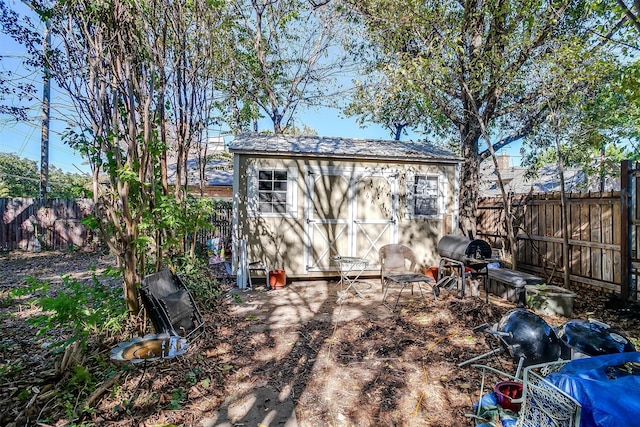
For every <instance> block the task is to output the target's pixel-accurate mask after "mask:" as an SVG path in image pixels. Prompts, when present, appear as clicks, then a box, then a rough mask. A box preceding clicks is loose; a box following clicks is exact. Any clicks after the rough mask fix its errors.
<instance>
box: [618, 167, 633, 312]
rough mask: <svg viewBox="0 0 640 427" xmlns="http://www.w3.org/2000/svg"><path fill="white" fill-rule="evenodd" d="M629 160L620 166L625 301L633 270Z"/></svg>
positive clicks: (621, 285) (622, 278) (622, 263)
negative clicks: (630, 248)
mask: <svg viewBox="0 0 640 427" xmlns="http://www.w3.org/2000/svg"><path fill="white" fill-rule="evenodd" d="M629 166H630V165H629V160H623V161H622V164H621V166H620V273H621V274H620V299H621V300H622V301H624V302H625V303H626V302H627V301H628V300H629V283H631V281H630V276H631V270H630V268H629V267H630V266H631V263H630V262H629V261H630V258H631V253H630V251H629V240H630V239H631V234H632V233H631V230H630V229H629V172H630V171H629V169H630V167H629Z"/></svg>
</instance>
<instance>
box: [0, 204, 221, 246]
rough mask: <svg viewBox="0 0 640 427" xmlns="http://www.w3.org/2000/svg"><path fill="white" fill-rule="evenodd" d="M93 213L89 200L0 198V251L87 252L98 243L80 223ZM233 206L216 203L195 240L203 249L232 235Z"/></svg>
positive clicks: (92, 234)
mask: <svg viewBox="0 0 640 427" xmlns="http://www.w3.org/2000/svg"><path fill="white" fill-rule="evenodd" d="M92 210H93V201H92V200H90V199H75V200H63V199H49V200H47V201H46V202H45V201H44V200H41V199H31V198H13V199H6V198H0V212H1V213H2V221H1V222H0V250H3V251H10V250H15V249H22V250H40V249H42V250H46V249H51V250H66V249H71V248H82V249H89V248H92V247H94V246H95V245H96V244H97V237H96V236H95V235H94V233H93V232H92V231H91V230H89V229H88V228H87V227H85V226H84V225H83V224H82V222H81V221H82V219H83V218H84V217H85V216H87V215H88V214H90V213H91V212H92ZM231 217H232V206H231V204H230V203H219V204H217V205H216V206H215V210H214V212H213V213H212V215H211V218H210V220H209V221H210V223H211V224H212V225H213V229H211V230H201V232H199V233H197V236H196V239H197V241H198V242H199V243H201V244H202V245H203V246H204V245H205V244H206V241H207V239H210V238H212V237H219V238H220V239H221V240H223V241H227V240H229V239H230V236H231Z"/></svg>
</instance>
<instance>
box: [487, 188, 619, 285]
mask: <svg viewBox="0 0 640 427" xmlns="http://www.w3.org/2000/svg"><path fill="white" fill-rule="evenodd" d="M502 206H503V204H502V200H501V198H482V199H480V201H479V210H480V212H482V214H481V215H480V216H479V222H478V232H477V234H478V237H479V238H483V239H484V238H485V236H490V239H488V238H487V240H491V241H492V244H496V243H495V242H496V241H499V240H501V239H502V240H506V238H507V236H506V232H505V231H504V230H505V228H504V225H503V224H502V222H503V220H502V218H503V217H502V211H503V208H502ZM512 206H513V208H514V211H516V210H517V211H518V212H520V213H521V217H520V218H519V220H518V221H519V232H518V235H517V241H518V248H519V252H518V259H517V262H518V266H519V268H522V269H524V270H530V271H531V272H534V273H537V274H541V275H542V276H544V277H549V276H550V275H553V277H552V278H553V279H554V280H556V281H560V280H561V278H562V274H563V271H564V267H563V265H564V264H563V261H562V247H563V244H564V242H563V238H562V235H563V232H562V216H561V213H562V209H561V199H560V194H559V193H545V194H529V195H525V194H523V195H516V196H514V197H513V200H512ZM567 208H568V215H567V218H568V230H569V260H570V272H569V273H570V279H571V281H572V282H575V283H581V284H583V285H589V286H598V287H601V288H602V289H604V290H607V291H612V290H613V291H617V292H619V291H620V278H621V271H620V264H621V255H620V239H621V233H620V230H619V228H620V214H621V211H620V195H619V192H605V193H586V194H570V195H569V196H568V198H567ZM498 218H500V220H498Z"/></svg>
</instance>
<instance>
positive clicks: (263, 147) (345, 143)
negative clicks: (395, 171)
mask: <svg viewBox="0 0 640 427" xmlns="http://www.w3.org/2000/svg"><path fill="white" fill-rule="evenodd" d="M229 151H230V152H231V153H237V154H261V155H265V154H268V155H273V156H287V157H296V156H305V157H307V156H313V157H333V158H349V159H354V158H357V159H370V160H380V159H386V160H403V161H414V162H424V161H434V160H436V161H439V162H445V163H458V162H460V161H461V160H462V158H461V157H460V156H458V155H456V154H455V153H453V152H451V151H448V150H444V149H442V148H438V147H436V146H435V145H433V144H429V143H427V142H404V141H390V140H380V139H357V138H337V137H326V136H292V135H263V134H256V133H251V134H242V135H238V136H237V137H236V138H235V139H234V140H233V141H231V143H230V144H229Z"/></svg>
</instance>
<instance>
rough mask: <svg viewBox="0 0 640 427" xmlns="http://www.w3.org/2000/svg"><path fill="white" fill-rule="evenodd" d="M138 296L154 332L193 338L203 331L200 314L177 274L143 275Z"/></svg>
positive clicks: (162, 272) (169, 272)
mask: <svg viewBox="0 0 640 427" xmlns="http://www.w3.org/2000/svg"><path fill="white" fill-rule="evenodd" d="M140 296H141V299H142V303H143V305H144V307H145V309H146V310H147V313H148V316H149V318H150V319H151V323H153V327H154V329H155V330H156V333H162V332H166V333H168V334H170V335H176V336H180V337H183V338H189V339H193V338H196V337H197V336H198V335H200V334H201V333H202V332H203V330H204V320H203V318H202V314H201V313H200V311H199V310H198V307H197V306H196V303H195V301H194V299H193V296H192V295H191V293H190V292H189V289H187V287H186V286H185V284H184V283H183V281H182V279H181V278H180V276H178V275H177V274H175V273H173V272H171V271H170V270H166V269H165V270H162V271H159V272H157V273H154V274H150V275H148V276H146V277H145V278H144V279H143V280H142V286H141V287H140Z"/></svg>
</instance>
